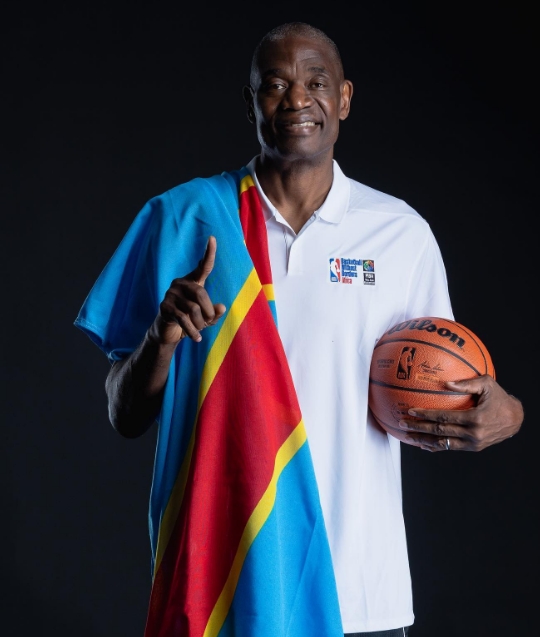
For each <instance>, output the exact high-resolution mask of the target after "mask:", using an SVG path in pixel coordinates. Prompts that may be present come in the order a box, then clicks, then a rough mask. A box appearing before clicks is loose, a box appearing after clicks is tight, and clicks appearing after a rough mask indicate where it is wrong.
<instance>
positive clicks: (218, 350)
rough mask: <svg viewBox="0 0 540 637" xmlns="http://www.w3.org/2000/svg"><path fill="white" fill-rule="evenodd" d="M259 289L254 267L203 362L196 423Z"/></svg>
mask: <svg viewBox="0 0 540 637" xmlns="http://www.w3.org/2000/svg"><path fill="white" fill-rule="evenodd" d="M260 291H261V283H260V281H259V277H258V275H257V272H256V271H255V268H253V269H252V270H251V272H250V274H249V276H248V278H247V279H246V281H245V283H244V285H243V286H242V288H241V290H240V292H238V294H237V296H236V298H235V299H234V301H233V303H232V305H231V307H230V309H229V311H228V312H227V315H226V317H225V319H224V321H223V325H222V326H221V329H220V330H219V333H218V335H217V338H216V340H215V341H214V343H213V345H212V347H211V348H210V351H209V352H208V357H207V358H206V361H205V363H204V367H203V371H202V375H201V384H200V387H199V401H198V407H197V414H196V416H195V423H196V422H197V418H198V416H199V412H200V410H201V406H202V404H203V401H204V399H205V398H206V395H207V394H208V391H209V389H210V386H211V385H212V383H213V382H214V378H215V377H216V374H217V373H218V371H219V368H220V367H221V363H222V362H223V359H224V358H225V355H226V354H227V351H228V349H229V347H230V345H231V343H232V341H233V338H234V337H235V335H236V333H237V332H238V328H239V327H240V325H241V324H242V321H243V320H244V319H245V317H246V314H247V313H248V311H249V309H250V308H251V306H252V305H253V302H254V301H255V299H256V298H257V295H258V294H259V293H260ZM195 430H196V425H194V426H193V430H192V432H191V436H190V439H189V442H188V447H187V450H186V454H185V456H184V460H183V461H182V465H181V467H180V471H179V472H178V476H177V478H176V481H175V483H174V486H173V489H172V491H171V495H170V496H169V501H168V503H167V508H166V509H165V512H164V513H163V517H162V519H161V523H160V525H159V535H158V544H157V549H156V561H155V564H154V576H155V574H156V573H157V571H158V568H159V565H160V564H161V560H162V559H163V554H164V553H165V548H166V547H167V544H168V543H169V540H170V537H171V534H172V530H173V528H174V523H175V522H176V518H177V517H178V512H179V511H180V506H181V504H182V500H183V498H184V491H185V489H186V482H187V477H188V473H189V467H190V464H191V456H192V454H193V446H194V444H195Z"/></svg>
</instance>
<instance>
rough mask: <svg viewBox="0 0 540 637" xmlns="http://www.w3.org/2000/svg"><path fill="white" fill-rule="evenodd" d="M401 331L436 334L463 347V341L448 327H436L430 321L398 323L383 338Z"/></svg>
mask: <svg viewBox="0 0 540 637" xmlns="http://www.w3.org/2000/svg"><path fill="white" fill-rule="evenodd" d="M403 330H418V331H426V332H437V334H438V335H439V336H441V337H442V338H447V339H448V340H449V341H450V342H451V343H455V344H456V345H457V347H461V348H462V347H463V346H464V345H465V342H466V341H465V339H464V338H463V337H461V336H459V335H458V334H456V333H455V332H452V330H449V329H448V327H438V326H437V325H436V324H435V323H433V322H432V320H431V319H413V320H412V321H404V322H403V323H398V324H397V325H394V327H392V328H391V329H389V330H388V332H386V334H385V335H384V336H388V335H390V334H395V333H396V332H401V331H403Z"/></svg>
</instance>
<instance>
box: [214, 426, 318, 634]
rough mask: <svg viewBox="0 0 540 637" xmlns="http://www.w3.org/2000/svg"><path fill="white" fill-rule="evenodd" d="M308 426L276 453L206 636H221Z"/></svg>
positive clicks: (289, 438)
mask: <svg viewBox="0 0 540 637" xmlns="http://www.w3.org/2000/svg"><path fill="white" fill-rule="evenodd" d="M306 438H307V436H306V430H305V427H304V421H303V420H301V421H300V422H299V423H298V425H296V427H295V428H294V430H293V431H292V433H291V434H290V436H289V437H288V438H287V440H285V442H284V443H283V444H282V445H281V447H280V449H279V451H278V452H277V454H276V460H275V463H274V473H273V474H272V478H271V480H270V483H269V484H268V487H267V488H266V491H265V492H264V494H263V496H262V498H261V499H260V500H259V502H258V504H257V506H256V507H255V509H254V511H253V513H252V514H251V516H250V518H249V520H248V521H247V524H246V526H245V528H244V532H243V533H242V537H241V538H240V544H239V545H238V549H237V551H236V555H235V556H234V561H233V564H232V567H231V570H230V572H229V577H228V578H227V581H226V582H225V586H224V587H223V590H222V591H221V594H220V596H219V598H218V601H217V602H216V605H215V606H214V608H213V610H212V613H211V615H210V618H209V620H208V624H207V625H206V628H205V631H204V634H203V637H217V635H218V633H219V631H220V630H221V628H222V626H223V623H224V622H225V618H226V617H227V613H228V612H229V608H230V606H231V604H232V600H233V597H234V592H235V590H236V586H237V585H238V580H239V578H240V572H241V570H242V566H243V565H244V561H245V559H246V555H247V553H248V551H249V549H250V548H251V545H252V544H253V542H254V541H255V538H256V537H257V535H258V533H259V531H260V530H261V529H262V527H263V525H264V523H265V522H266V520H267V519H268V516H269V515H270V513H271V512H272V509H273V508H274V504H275V501H276V491H277V481H278V479H279V476H280V475H281V473H282V471H283V469H285V467H286V466H287V465H288V463H289V462H290V461H291V459H292V458H293V457H294V455H295V454H296V453H297V451H298V450H299V449H300V447H301V446H302V445H303V444H304V442H305V441H306Z"/></svg>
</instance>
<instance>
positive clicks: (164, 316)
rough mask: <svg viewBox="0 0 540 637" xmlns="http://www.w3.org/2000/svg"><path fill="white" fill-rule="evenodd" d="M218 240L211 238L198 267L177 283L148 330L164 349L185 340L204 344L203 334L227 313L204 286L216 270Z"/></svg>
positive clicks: (150, 336) (166, 296)
mask: <svg viewBox="0 0 540 637" xmlns="http://www.w3.org/2000/svg"><path fill="white" fill-rule="evenodd" d="M216 249H217V242H216V238H215V237H213V236H210V237H209V239H208V243H207V245H206V250H205V252H204V256H203V258H202V259H201V260H200V261H199V264H198V265H197V267H196V268H195V269H194V270H193V271H192V272H190V273H189V274H186V276H184V277H181V278H179V279H174V281H173V282H172V283H171V286H170V288H169V289H168V290H167V292H166V293H165V297H164V299H163V301H162V302H161V304H160V306H159V314H158V315H157V317H156V319H155V321H154V323H153V324H152V326H151V327H150V329H149V330H148V337H149V338H150V339H151V340H153V341H155V342H157V343H159V344H162V345H176V344H178V343H179V342H180V341H181V340H182V339H183V338H184V336H188V337H189V338H191V339H193V340H194V341H197V342H198V341H200V340H202V336H201V331H202V330H203V329H204V328H205V327H208V326H209V325H214V324H215V323H217V321H218V320H219V319H220V318H221V317H222V316H223V314H224V313H225V310H226V308H225V306H224V305H223V303H216V304H214V303H212V301H211V299H210V297H209V296H208V292H207V291H206V290H205V289H204V284H205V281H206V279H207V278H208V275H209V274H210V272H212V269H213V267H214V261H215V258H216Z"/></svg>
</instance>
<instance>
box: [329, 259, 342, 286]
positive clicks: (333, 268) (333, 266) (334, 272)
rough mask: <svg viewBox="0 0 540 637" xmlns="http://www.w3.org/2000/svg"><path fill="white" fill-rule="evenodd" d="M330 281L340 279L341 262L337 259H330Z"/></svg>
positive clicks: (333, 281)
mask: <svg viewBox="0 0 540 637" xmlns="http://www.w3.org/2000/svg"><path fill="white" fill-rule="evenodd" d="M330 281H332V283H339V282H340V281H341V263H340V260H339V259H330Z"/></svg>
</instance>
